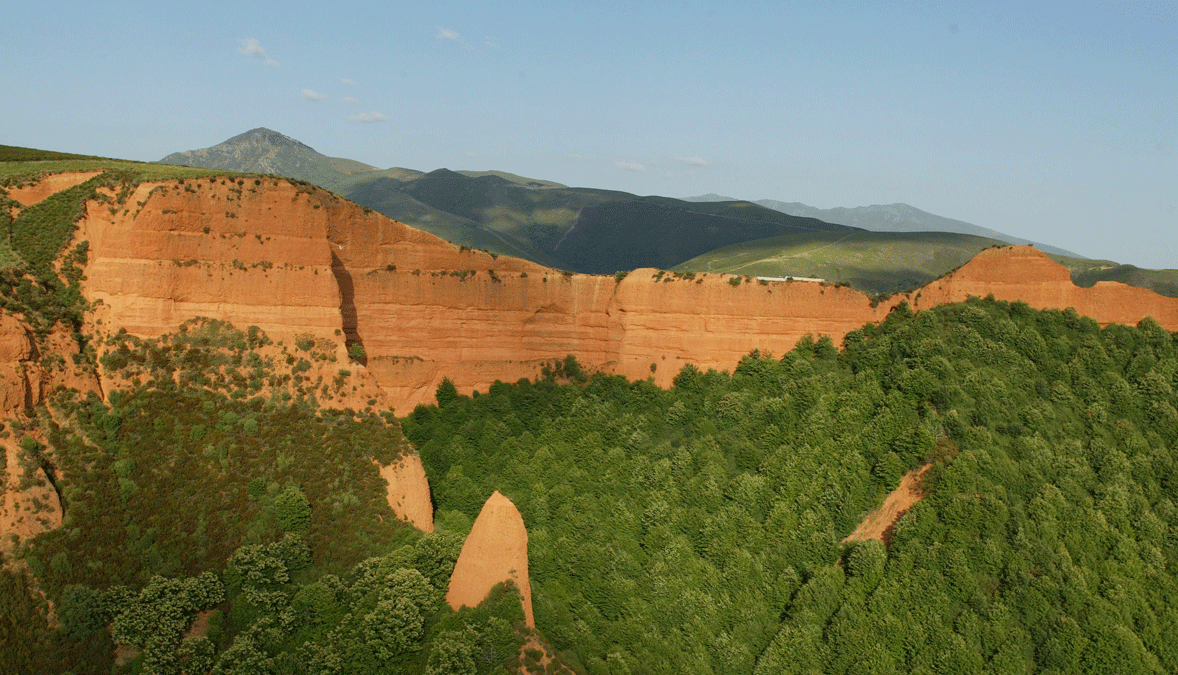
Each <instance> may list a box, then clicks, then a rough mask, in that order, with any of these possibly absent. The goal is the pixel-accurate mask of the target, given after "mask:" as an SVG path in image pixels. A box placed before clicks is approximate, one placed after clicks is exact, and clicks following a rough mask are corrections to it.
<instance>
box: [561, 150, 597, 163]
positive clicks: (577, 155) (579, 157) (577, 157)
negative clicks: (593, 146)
mask: <svg viewBox="0 0 1178 675" xmlns="http://www.w3.org/2000/svg"><path fill="white" fill-rule="evenodd" d="M566 157H568V158H569V159H575V160H578V161H581V160H586V159H593V156H592V155H583V154H581V153H579V152H570V153H569V154H568V155H566Z"/></svg>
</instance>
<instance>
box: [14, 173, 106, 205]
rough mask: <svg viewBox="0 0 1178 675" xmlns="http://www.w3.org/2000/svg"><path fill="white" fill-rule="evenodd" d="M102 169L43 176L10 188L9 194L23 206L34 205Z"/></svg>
mask: <svg viewBox="0 0 1178 675" xmlns="http://www.w3.org/2000/svg"><path fill="white" fill-rule="evenodd" d="M100 173H102V171H69V172H66V173H51V174H48V175H45V176H42V177H41V178H40V180H38V181H37V182H36V183H29V184H27V185H22V186H20V187H10V188H8V196H9V197H11V198H12V199H13V200H15V201H17V202H19V203H20V205H21V206H32V205H33V204H36V203H38V202H40V201H43V200H44V199H45V198H46V197H48V196H49V195H51V194H54V193H55V192H61V191H62V190H67V189H69V188H72V187H73V186H75V185H81V184H82V183H85V182H86V181H88V180H90V179H91V178H93V177H95V176H97V175H98V174H100Z"/></svg>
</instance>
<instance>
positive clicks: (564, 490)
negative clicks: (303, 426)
mask: <svg viewBox="0 0 1178 675" xmlns="http://www.w3.org/2000/svg"><path fill="white" fill-rule="evenodd" d="M1176 355H1178V351H1176V349H1175V340H1174V336H1173V335H1172V334H1170V333H1168V332H1166V331H1164V330H1161V329H1159V328H1158V327H1157V326H1156V325H1155V324H1153V323H1152V322H1150V321H1146V322H1144V323H1143V324H1142V325H1141V326H1140V327H1138V328H1131V327H1123V326H1110V327H1109V328H1107V329H1104V330H1100V329H1099V328H1098V326H1097V325H1096V324H1095V323H1094V322H1092V321H1091V320H1088V319H1084V318H1081V317H1079V316H1078V315H1076V314H1075V313H1074V312H1071V311H1067V312H1058V311H1050V312H1039V311H1034V310H1031V309H1029V308H1028V307H1027V306H1026V305H1023V304H1018V303H1016V304H1006V303H997V302H992V301H980V300H978V301H971V302H968V303H965V304H961V305H954V306H946V307H942V308H938V309H933V310H929V311H925V312H921V313H919V314H916V315H911V314H909V313H907V312H905V311H904V310H903V309H900V310H897V311H896V312H893V314H892V315H891V317H890V318H889V319H888V320H887V321H886V322H885V323H884V324H882V325H879V326H868V327H865V328H864V329H863V330H860V331H857V332H855V333H852V334H851V335H850V336H849V337H848V338H847V340H846V349H845V351H842V352H839V351H838V350H836V349H835V347H834V346H833V345H832V344H830V343H829V341H819V342H816V343H815V342H812V341H811V342H807V343H803V344H802V345H800V346H799V347H798V348H797V349H795V350H793V351H792V352H790V353H789V354H786V355H784V358H782V359H781V360H776V359H771V358H768V357H767V356H768V355H752V356H750V357H749V358H748V359H746V360H745V361H744V362H743V363H742V364H741V366H740V367H739V368H738V369H737V370H736V372H735V373H734V374H733V375H731V376H729V375H726V374H723V373H715V372H709V373H700V372H697V371H694V370H692V369H690V368H689V369H686V370H684V371H683V372H681V373H680V374H679V376H678V377H677V378H676V381H675V383H676V386H675V388H674V389H673V390H671V391H663V390H660V389H659V388H657V387H654V386H652V385H650V384H648V383H645V382H627V381H625V380H623V379H621V378H617V377H604V376H595V377H591V378H588V379H587V380H584V381H581V380H583V379H584V375H583V374H582V373H580V372H579V369H578V368H577V367H576V364H575V363H569V364H567V366H568V367H563V368H561V369H560V370H561V372H562V373H563V374H564V375H566V376H569V377H570V378H571V379H572V380H573V381H572V382H569V383H566V384H558V383H557V382H555V381H552V380H548V381H541V382H535V383H533V382H526V381H521V382H520V383H517V384H511V385H508V384H502V385H497V386H495V387H494V388H492V390H491V392H490V393H489V394H486V395H482V396H476V397H474V398H467V397H462V396H457V395H456V394H455V393H454V392H452V391H448V390H440V391H439V402H440V404H441V405H440V407H439V408H433V407H429V408H419V409H418V410H416V411H415V412H414V413H413V414H412V415H411V416H410V417H409V418H408V419H407V420H405V422H404V428H405V431H406V434H407V435H408V437H409V438H410V439H411V440H412V441H413V442H415V443H416V444H417V445H418V446H419V448H420V451H421V454H422V456H423V458H424V461H425V463H426V467H427V470H428V471H429V472H430V475H431V476H432V481H433V485H434V491H435V498H436V500H437V505H438V509H439V520H442V521H444V520H447V519H449V520H465V519H469V518H473V516H474V515H475V514H476V513H477V509H478V506H479V504H480V500H481V497H480V495H483V494H486V492H488V491H490V490H492V489H498V490H501V491H502V492H504V493H505V494H507V495H508V496H509V497H511V498H512V499H513V500H514V501H515V503H516V504H517V505H518V506H519V508H520V511H521V513H522V514H523V516H524V520H525V522H527V523H528V527H529V532H530V537H531V551H530V552H531V574H532V586H533V602H534V607H535V614H536V624H537V626H538V627H539V628H540V630H542V631H543V632H544V633H545V634H546V635H547V636H548V637H549V638H550V639H551V640H552V641H553V642H554V643H555V644H556V646H557V647H558V648H560V649H562V650H563V651H564V652H565V654H566V655H567V656H569V658H570V659H573V660H575V661H577V662H578V663H580V664H582V665H583V666H584V667H585V668H586V669H587V670H588V672H590V673H619V672H621V673H624V672H631V673H648V672H649V673H750V672H751V673H757V674H758V675H760V674H762V673H764V674H769V673H773V674H776V673H794V672H796V673H803V672H807V673H808V672H826V673H892V672H918V673H972V672H993V673H1019V672H1028V673H1029V672H1058V673H1081V672H1088V673H1095V672H1101V673H1111V672H1124V673H1128V672H1139V673H1146V672H1174V670H1175V669H1176V668H1178V649H1176V648H1175V643H1174V640H1173V636H1174V635H1178V584H1176V582H1175V577H1174V564H1175V562H1176V555H1178V538H1176V537H1175V533H1176V532H1178V530H1175V526H1176V525H1178V507H1176V505H1175V499H1176V498H1178V482H1175V480H1174V475H1175V474H1174V469H1175V466H1174V456H1173V447H1174V442H1175V440H1176V436H1178V413H1176V412H1175V408H1174V405H1175V397H1174V384H1175V382H1174V378H1175V373H1176V370H1178V361H1176V359H1175V357H1176ZM928 462H932V463H933V464H934V467H933V469H932V470H930V471H929V472H928V474H926V477H925V478H924V485H923V489H924V490H925V491H926V492H927V493H928V497H927V498H926V499H925V500H924V501H922V502H920V503H918V504H917V505H916V506H915V507H914V508H913V509H912V510H911V511H910V512H909V513H908V514H907V515H905V516H904V517H903V518H902V519H901V520H900V521H899V523H898V524H897V526H896V527H895V529H894V532H893V533H892V534H891V537H890V546H888V547H885V546H884V545H882V544H881V543H880V542H878V541H874V540H872V541H868V542H865V543H859V544H855V545H852V546H849V547H845V548H843V547H840V544H839V542H840V541H841V540H842V539H843V538H844V537H845V536H846V535H848V534H849V533H850V532H851V531H852V529H853V528H854V527H855V524H856V523H857V522H858V520H859V519H860V518H862V516H863V515H864V513H865V512H866V511H868V510H869V509H871V508H872V507H873V506H875V505H876V504H877V503H879V501H880V500H881V499H882V497H883V496H884V494H885V493H886V492H887V491H888V490H889V489H891V488H893V487H895V486H896V485H897V483H898V482H899V479H900V477H901V475H902V474H903V473H904V472H905V470H908V469H912V468H914V467H917V466H919V465H921V464H922V463H928Z"/></svg>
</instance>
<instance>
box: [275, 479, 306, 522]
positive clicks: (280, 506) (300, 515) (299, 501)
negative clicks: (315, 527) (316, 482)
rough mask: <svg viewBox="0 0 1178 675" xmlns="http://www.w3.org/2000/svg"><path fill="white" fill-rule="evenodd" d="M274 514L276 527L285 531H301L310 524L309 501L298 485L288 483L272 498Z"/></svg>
mask: <svg viewBox="0 0 1178 675" xmlns="http://www.w3.org/2000/svg"><path fill="white" fill-rule="evenodd" d="M274 515H275V516H277V517H278V527H279V528H280V529H282V530H285V531H287V532H301V531H303V530H305V529H307V528H308V527H310V526H311V502H309V501H307V495H305V494H303V491H302V489H300V488H299V486H297V485H294V484H290V485H287V486H286V489H285V490H283V491H282V492H281V493H279V495H278V496H277V497H275V498H274Z"/></svg>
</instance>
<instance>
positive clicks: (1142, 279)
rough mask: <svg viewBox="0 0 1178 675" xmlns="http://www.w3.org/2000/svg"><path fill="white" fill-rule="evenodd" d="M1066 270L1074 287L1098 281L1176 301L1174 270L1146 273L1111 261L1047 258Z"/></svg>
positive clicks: (1177, 289)
mask: <svg viewBox="0 0 1178 675" xmlns="http://www.w3.org/2000/svg"><path fill="white" fill-rule="evenodd" d="M1051 259H1052V260H1054V261H1056V262H1058V263H1060V264H1061V265H1064V266H1066V267H1067V268H1068V269H1069V270H1071V273H1072V281H1073V282H1074V283H1075V284H1076V285H1077V286H1083V287H1084V288H1091V287H1092V286H1094V285H1095V284H1096V283H1097V282H1098V281H1119V282H1120V283H1122V284H1128V285H1129V286H1137V287H1138V288H1148V289H1149V290H1151V291H1153V292H1154V293H1157V294H1159V295H1165V296H1167V297H1171V298H1178V270H1172V269H1171V270H1150V269H1142V268H1140V267H1136V266H1134V265H1119V264H1117V263H1115V262H1112V261H1111V260H1088V259H1085V258H1068V257H1065V256H1054V255H1053V256H1051Z"/></svg>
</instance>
